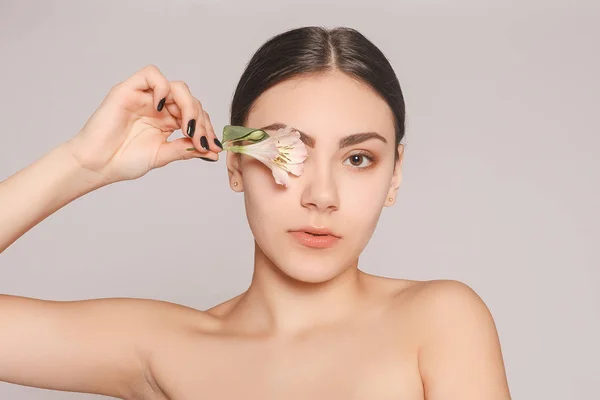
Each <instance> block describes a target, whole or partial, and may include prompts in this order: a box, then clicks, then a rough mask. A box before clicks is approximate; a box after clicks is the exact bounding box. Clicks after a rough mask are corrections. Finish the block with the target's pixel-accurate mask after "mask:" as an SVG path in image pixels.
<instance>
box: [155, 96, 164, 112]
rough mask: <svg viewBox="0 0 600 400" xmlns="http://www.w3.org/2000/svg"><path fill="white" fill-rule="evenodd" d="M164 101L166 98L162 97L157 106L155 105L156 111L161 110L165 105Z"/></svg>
mask: <svg viewBox="0 0 600 400" xmlns="http://www.w3.org/2000/svg"><path fill="white" fill-rule="evenodd" d="M165 101H167V99H166V98H164V97H163V98H162V99H161V100H160V101H159V102H158V107H156V109H157V110H158V111H162V109H163V107H164V106H165Z"/></svg>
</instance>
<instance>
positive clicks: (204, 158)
mask: <svg viewBox="0 0 600 400" xmlns="http://www.w3.org/2000/svg"><path fill="white" fill-rule="evenodd" d="M198 158H201V159H203V160H204V161H210V162H216V161H217V160H213V159H211V158H206V157H198Z"/></svg>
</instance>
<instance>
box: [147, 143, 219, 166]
mask: <svg viewBox="0 0 600 400" xmlns="http://www.w3.org/2000/svg"><path fill="white" fill-rule="evenodd" d="M188 149H191V150H188ZM198 157H207V158H215V153H213V152H212V151H208V152H204V153H201V152H199V151H198V150H197V149H196V148H195V147H194V144H193V143H192V139H190V138H188V137H182V138H179V139H175V140H172V141H170V142H165V143H163V144H162V145H161V146H160V147H159V149H158V154H157V155H156V161H155V164H154V168H161V167H164V166H165V165H167V164H169V163H171V162H173V161H178V160H189V159H190V158H198Z"/></svg>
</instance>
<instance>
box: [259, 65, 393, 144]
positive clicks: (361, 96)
mask: <svg viewBox="0 0 600 400" xmlns="http://www.w3.org/2000/svg"><path fill="white" fill-rule="evenodd" d="M274 122H281V123H285V124H289V125H291V126H293V127H294V128H296V129H298V130H300V131H303V132H306V133H308V134H310V135H314V136H320V135H321V134H322V133H324V132H327V134H328V136H333V137H337V136H343V135H347V134H350V133H354V132H367V131H375V132H378V133H380V134H381V135H383V136H384V137H386V138H387V139H388V141H390V142H391V143H394V123H393V114H392V112H391V110H390V108H389V106H388V105H387V103H386V102H385V100H383V99H382V98H381V97H380V96H379V95H378V94H377V92H375V91H374V90H373V89H372V88H371V87H369V86H368V85H366V84H364V83H362V82H359V81H357V80H355V79H352V78H350V77H349V76H347V75H345V74H343V73H341V72H337V71H336V72H327V73H324V74H319V75H303V76H300V77H296V78H292V79H289V80H286V81H284V82H281V83H279V84H277V85H275V86H273V87H271V88H270V89H268V90H267V91H265V92H264V93H263V94H262V95H261V96H260V97H259V98H258V99H257V101H256V102H255V103H254V105H253V107H252V109H251V111H250V113H249V115H248V121H247V125H248V126H249V127H254V128H259V127H262V126H267V125H269V124H272V123H274Z"/></svg>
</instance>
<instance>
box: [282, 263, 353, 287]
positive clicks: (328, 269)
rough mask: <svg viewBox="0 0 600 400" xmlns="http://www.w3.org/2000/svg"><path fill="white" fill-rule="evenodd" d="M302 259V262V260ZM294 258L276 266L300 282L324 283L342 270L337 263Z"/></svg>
mask: <svg viewBox="0 0 600 400" xmlns="http://www.w3.org/2000/svg"><path fill="white" fill-rule="evenodd" d="M303 261H304V262H303ZM303 261H301V260H295V261H288V262H287V263H286V262H284V263H282V265H281V266H277V268H278V269H279V270H280V271H281V272H282V273H283V274H284V275H286V276H288V277H289V278H291V279H293V280H295V281H298V282H302V283H313V284H317V283H324V282H328V281H330V280H332V279H333V278H335V277H336V276H338V275H340V274H341V273H342V272H343V270H340V269H339V265H335V266H334V265H327V263H323V262H320V263H311V262H308V260H303Z"/></svg>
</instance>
